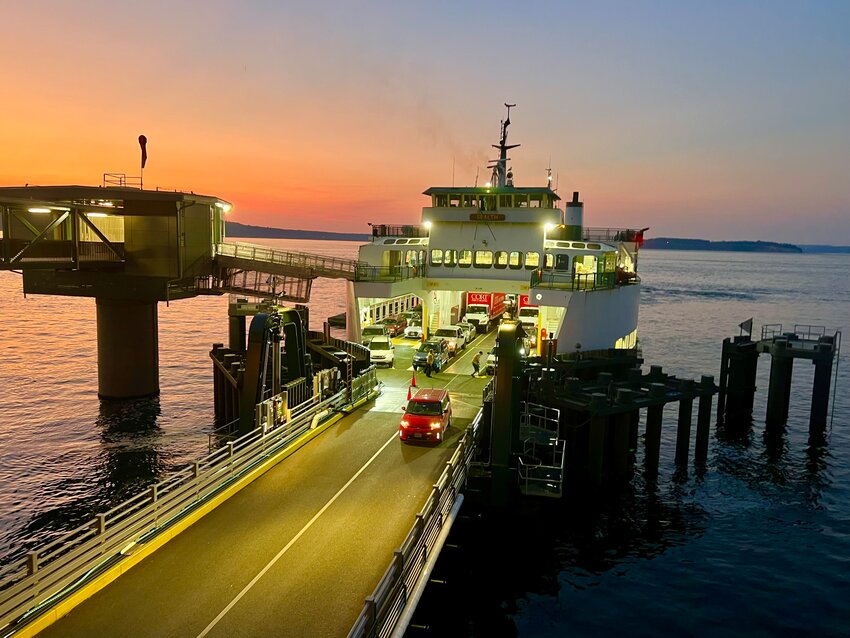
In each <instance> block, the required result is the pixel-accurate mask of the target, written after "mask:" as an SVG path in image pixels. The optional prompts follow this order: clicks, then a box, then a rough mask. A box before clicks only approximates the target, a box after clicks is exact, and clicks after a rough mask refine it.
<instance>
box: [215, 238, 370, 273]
mask: <svg viewBox="0 0 850 638" xmlns="http://www.w3.org/2000/svg"><path fill="white" fill-rule="evenodd" d="M215 254H216V255H222V256H224V257H234V258H240V259H250V260H253V261H261V262H266V263H271V264H276V265H279V266H289V267H292V268H300V269H303V270H308V271H312V272H311V273H309V274H310V275H311V276H313V277H335V278H341V279H353V278H354V272H355V270H356V268H357V265H358V263H359V262H357V261H355V260H354V259H344V258H341V257H327V256H324V255H312V254H309V253H299V252H293V251H288V250H278V249H276V248H270V247H269V246H258V245H255V244H243V243H226V244H216V245H215Z"/></svg>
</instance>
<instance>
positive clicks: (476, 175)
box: [475, 166, 481, 188]
mask: <svg viewBox="0 0 850 638" xmlns="http://www.w3.org/2000/svg"><path fill="white" fill-rule="evenodd" d="M480 170H481V167H480V166H476V167H475V188H478V172H479V171H480Z"/></svg>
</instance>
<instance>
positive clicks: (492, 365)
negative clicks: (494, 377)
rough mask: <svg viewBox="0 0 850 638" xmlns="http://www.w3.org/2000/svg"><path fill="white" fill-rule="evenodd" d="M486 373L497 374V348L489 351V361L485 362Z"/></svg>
mask: <svg viewBox="0 0 850 638" xmlns="http://www.w3.org/2000/svg"><path fill="white" fill-rule="evenodd" d="M484 374H496V348H492V349H491V350H490V352H488V353H487V361H485V362H484Z"/></svg>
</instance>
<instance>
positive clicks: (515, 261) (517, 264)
mask: <svg viewBox="0 0 850 638" xmlns="http://www.w3.org/2000/svg"><path fill="white" fill-rule="evenodd" d="M508 266H510V267H511V268H512V269H514V270H518V269H520V268H522V253H520V252H517V251H513V252H512V253H511V254H510V256H509V257H508Z"/></svg>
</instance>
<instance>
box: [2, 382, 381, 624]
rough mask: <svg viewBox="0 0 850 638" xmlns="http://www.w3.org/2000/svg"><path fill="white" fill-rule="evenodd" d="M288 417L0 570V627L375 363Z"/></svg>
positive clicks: (263, 456)
mask: <svg viewBox="0 0 850 638" xmlns="http://www.w3.org/2000/svg"><path fill="white" fill-rule="evenodd" d="M355 381H357V383H356V385H355V384H352V386H353V387H352V389H351V390H352V392H351V398H350V399H347V394H348V393H347V391H346V390H342V391H340V392H337V393H336V394H334V395H333V396H331V397H329V398H327V399H325V400H323V401H321V402H319V403H317V404H316V405H314V406H313V407H312V408H311V409H309V410H307V411H305V412H304V413H302V414H300V415H299V416H298V417H296V418H293V419H292V420H291V421H289V422H287V423H285V424H283V425H281V426H280V427H277V428H274V427H269V426H268V425H261V426H260V427H258V428H256V429H254V430H253V431H251V432H249V433H248V434H245V435H244V436H241V437H239V438H238V439H236V440H234V441H230V442H228V443H227V445H226V446H224V447H222V448H220V449H218V450H216V451H214V452H212V453H211V454H208V455H207V456H205V457H204V458H202V459H201V460H199V461H196V462H195V463H193V464H192V465H190V466H188V467H186V468H184V469H182V470H180V471H178V472H176V473H174V474H172V475H171V476H169V477H168V478H166V479H164V480H162V481H160V482H158V483H156V484H155V485H152V486H151V487H149V488H147V489H146V490H144V491H143V492H141V493H139V494H137V495H135V496H133V497H132V498H130V499H128V500H126V501H124V502H122V503H120V504H119V505H116V506H115V507H113V508H112V509H110V510H108V511H106V512H104V513H102V514H98V515H97V516H96V517H95V518H94V519H92V520H90V521H89V522H87V523H85V524H83V525H81V526H79V527H77V528H76V529H73V530H71V531H69V532H67V533H65V534H63V535H62V536H61V537H59V538H57V539H56V540H54V541H52V542H50V543H48V544H47V545H45V546H43V547H40V548H39V549H37V550H34V551H31V552H29V553H27V555H26V556H25V557H24V558H21V559H19V560H16V561H13V562H10V563H8V564H6V565H4V566H3V567H1V568H0V633H2V634H3V635H6V634H7V633H10V631H14V630H16V629H17V628H20V627H22V626H24V625H25V624H26V623H27V622H29V621H30V620H31V619H33V618H35V617H37V616H38V615H40V614H41V613H43V612H45V611H47V610H48V609H49V608H50V607H51V605H53V604H55V603H57V602H59V601H60V600H62V599H63V598H65V597H66V596H67V595H69V594H70V593H72V592H73V591H76V590H77V589H78V588H79V587H82V586H83V585H85V584H86V583H87V582H90V581H91V579H93V578H95V577H97V576H98V575H100V574H101V573H103V572H104V571H105V570H106V569H108V568H109V567H112V566H113V565H115V564H117V563H119V562H120V561H121V560H122V559H124V558H125V557H127V556H130V555H132V554H133V553H134V552H135V551H137V550H138V549H140V548H141V547H142V546H143V545H144V544H145V543H147V542H149V541H151V540H152V539H154V538H155V537H156V536H157V535H158V534H159V533H161V532H162V531H163V530H165V529H167V528H168V527H170V526H171V525H173V524H175V523H176V522H177V521H179V520H180V519H181V518H183V517H185V516H186V515H188V514H189V513H191V512H192V511H194V510H195V509H196V508H197V507H198V506H199V505H201V504H203V503H204V502H205V501H207V500H208V499H209V498H211V497H213V496H215V495H217V494H219V493H220V492H221V491H223V490H224V489H225V488H226V487H227V486H229V485H231V484H233V483H234V482H236V481H237V480H239V479H240V478H242V477H244V476H246V475H247V474H248V473H250V472H251V471H253V470H254V469H255V468H257V467H258V466H259V465H261V464H262V463H263V462H265V461H267V460H268V459H271V458H273V457H274V456H276V455H277V454H278V453H279V452H281V451H282V450H283V449H284V448H286V446H288V445H289V444H291V443H292V442H294V441H295V440H296V439H297V438H298V437H300V436H302V435H303V434H304V433H306V432H307V431H308V430H310V429H311V428H312V427H315V425H316V419H317V418H318V417H320V416H321V414H322V413H324V414H325V416H330V415H331V414H332V413H333V411H334V410H338V409H340V408H342V407H344V406H346V405H350V404H351V403H354V402H356V401H359V400H360V399H362V398H364V397H366V396H369V395H370V394H371V393H372V392H375V391H376V390H377V388H378V387H379V386H378V380H377V375H376V373H375V368H374V367H372V368H369V369H368V370H366V371H365V372H364V374H363V375H361V377H359V378H358V379H356V380H355Z"/></svg>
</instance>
